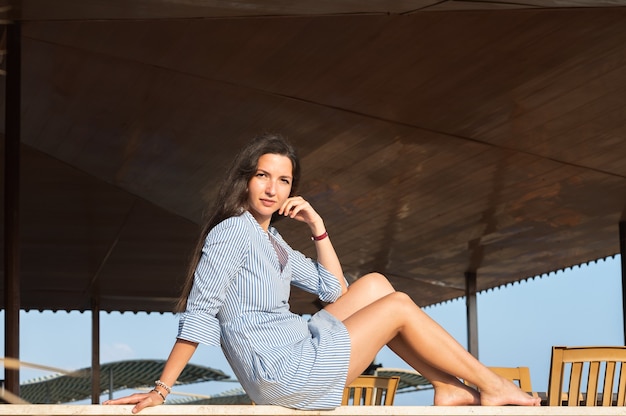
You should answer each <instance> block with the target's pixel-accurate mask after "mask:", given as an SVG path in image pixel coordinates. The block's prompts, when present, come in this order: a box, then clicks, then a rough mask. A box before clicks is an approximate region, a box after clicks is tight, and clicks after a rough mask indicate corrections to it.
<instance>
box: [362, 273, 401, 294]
mask: <svg viewBox="0 0 626 416" xmlns="http://www.w3.org/2000/svg"><path fill="white" fill-rule="evenodd" d="M358 281H361V283H362V284H367V285H368V287H369V288H370V289H371V290H373V291H375V292H376V293H378V294H380V295H382V296H384V295H386V294H389V293H392V292H395V291H396V290H395V289H394V288H393V286H392V285H391V283H390V282H389V279H387V278H386V277H385V276H384V275H382V274H380V273H368V274H366V275H364V276H362V277H361V278H359V279H358V280H357V282H358Z"/></svg>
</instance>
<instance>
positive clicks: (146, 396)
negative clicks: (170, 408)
mask: <svg viewBox="0 0 626 416" xmlns="http://www.w3.org/2000/svg"><path fill="white" fill-rule="evenodd" d="M163 403H165V400H163V398H162V397H161V395H159V393H157V392H156V391H154V390H151V391H150V392H148V393H135V394H131V395H130V396H125V397H120V398H119V399H114V400H106V401H104V402H102V404H103V405H111V404H135V405H136V406H135V407H133V413H139V412H140V411H141V410H142V409H145V408H146V407H153V406H158V405H161V404H163Z"/></svg>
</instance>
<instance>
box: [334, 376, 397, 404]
mask: <svg viewBox="0 0 626 416" xmlns="http://www.w3.org/2000/svg"><path fill="white" fill-rule="evenodd" d="M399 381H400V377H380V376H365V375H364V376H359V377H357V378H356V380H354V381H353V382H352V383H350V385H349V386H347V387H345V388H344V390H343V399H342V401H341V405H342V406H382V405H384V406H392V405H393V400H394V398H395V395H396V390H397V389H398V383H399Z"/></svg>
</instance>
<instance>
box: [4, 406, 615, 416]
mask: <svg viewBox="0 0 626 416" xmlns="http://www.w3.org/2000/svg"><path fill="white" fill-rule="evenodd" d="M131 409H132V406H101V405H41V404H39V405H32V404H31V405H15V404H12V405H0V415H1V416H4V415H15V416H22V415H41V416H48V415H49V416H66V415H67V416H70V415H71V416H76V415H92V416H99V415H103V416H104V415H131ZM140 415H146V416H148V415H177V416H186V415H188V416H195V415H216V416H274V415H276V416H286V415H295V416H314V415H315V416H316V415H323V416H339V415H341V416H350V415H372V416H379V415H380V416H391V415H393V416H404V415H415V416H471V415H485V416H491V415H493V416H500V415H502V416H517V415H520V416H523V415H547V416H550V415H572V416H574V415H580V416H592V415H598V416H600V415H626V408H625V407H617V408H615V407H613V408H608V407H596V408H581V407H578V408H567V407H519V406H494V407H479V406H458V407H445V406H441V407H435V406H342V407H339V408H337V409H335V410H332V411H296V410H292V409H287V408H284V407H279V406H184V405H165V406H159V407H154V408H150V409H145V410H144V411H142V412H141V413H140Z"/></svg>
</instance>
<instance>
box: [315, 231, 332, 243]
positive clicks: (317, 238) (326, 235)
mask: <svg viewBox="0 0 626 416" xmlns="http://www.w3.org/2000/svg"><path fill="white" fill-rule="evenodd" d="M326 237H328V232H327V231H324V234H320V235H317V236H315V235H313V236H311V240H313V241H320V240H323V239H325V238H326Z"/></svg>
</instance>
